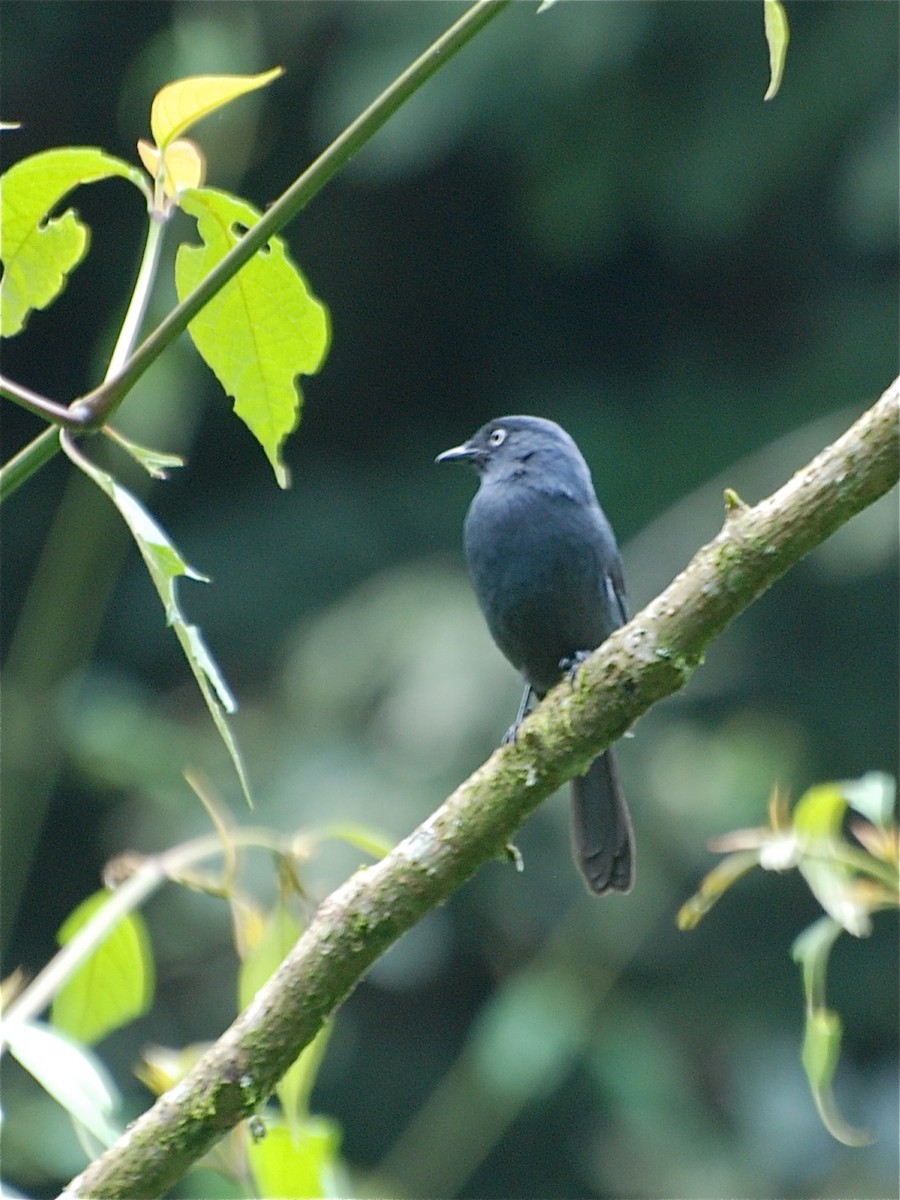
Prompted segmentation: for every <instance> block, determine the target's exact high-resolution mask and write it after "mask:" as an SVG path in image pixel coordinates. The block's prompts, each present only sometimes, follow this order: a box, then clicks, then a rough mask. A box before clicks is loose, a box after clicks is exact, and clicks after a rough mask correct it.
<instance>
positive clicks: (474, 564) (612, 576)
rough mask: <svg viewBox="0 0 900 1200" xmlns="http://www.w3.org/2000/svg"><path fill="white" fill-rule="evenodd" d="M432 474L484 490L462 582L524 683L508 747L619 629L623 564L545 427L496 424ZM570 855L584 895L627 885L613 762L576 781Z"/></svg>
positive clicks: (573, 468)
mask: <svg viewBox="0 0 900 1200" xmlns="http://www.w3.org/2000/svg"><path fill="white" fill-rule="evenodd" d="M435 461H437V462H468V463H470V464H471V465H472V466H473V467H474V468H475V470H476V471H477V472H478V474H479V476H480V478H481V486H480V487H479V489H478V491H477V493H476V495H475V499H474V500H473V501H472V503H471V505H470V507H469V511H468V514H467V515H466V523H465V550H466V559H467V561H468V565H469V574H470V575H471V577H472V583H473V585H474V587H475V593H476V595H477V597H478V603H479V605H480V606H481V611H482V613H483V614H484V618H485V620H486V621H487V625H488V629H489V630H490V631H491V636H492V637H493V639H494V641H495V642H496V643H497V645H498V647H499V648H500V649H501V650H502V651H503V653H504V654H505V656H506V657H507V659H509V661H510V662H511V663H512V665H513V666H514V667H515V668H516V669H517V670H518V671H520V672H521V673H522V675H523V676H524V677H525V681H526V685H527V686H526V688H525V695H524V696H523V697H522V704H521V706H520V708H519V715H518V717H517V718H516V723H515V724H514V725H513V727H512V728H511V729H510V731H509V733H508V734H507V738H508V739H511V738H514V737H515V733H516V729H517V728H518V725H519V722H520V721H521V720H522V718H523V717H524V715H525V713H526V711H527V710H528V705H529V703H530V701H531V698H532V695H534V696H536V697H537V698H538V699H540V698H541V697H543V696H544V695H545V693H546V692H548V691H549V690H550V688H552V687H553V685H554V684H555V683H557V682H558V681H559V679H560V678H561V677H562V675H563V673H564V672H565V671H566V670H572V669H573V668H574V667H575V666H577V664H578V663H579V662H580V661H581V659H583V658H584V657H585V656H586V655H587V654H588V653H590V651H591V650H594V649H596V647H597V646H599V645H600V643H601V642H602V641H603V640H604V639H605V638H607V637H609V635H610V634H611V633H612V631H613V630H614V629H617V628H618V627H619V626H620V625H623V624H624V623H625V622H626V620H627V619H628V618H627V614H626V610H625V587H624V583H623V580H622V560H621V558H620V557H619V550H618V547H617V546H616V539H615V537H614V535H613V531H612V528H611V527H610V524H609V521H607V519H606V517H605V515H604V513H603V510H602V509H601V507H600V505H599V503H598V501H597V496H596V494H595V492H594V485H593V483H592V481H591V474H590V471H589V470H588V466H587V463H586V462H585V461H584V458H583V457H582V455H581V451H580V450H579V449H578V447H577V446H576V445H575V443H574V442H573V441H572V439H571V438H570V437H569V435H568V434H567V433H566V432H565V430H564V429H561V428H560V427H559V425H557V424H555V423H554V422H553V421H547V420H544V419H543V418H541V417H498V418H497V420H495V421H489V422H488V424H487V425H484V426H482V428H481V429H479V430H478V432H477V433H476V434H475V435H474V436H473V437H471V438H470V439H469V440H468V441H467V442H465V443H464V444H463V445H461V446H454V448H453V449H452V450H445V451H444V453H443V454H439V455H438V456H437V459H436V460H435ZM572 846H573V852H574V855H575V861H576V863H577V864H578V868H579V870H580V871H581V873H582V875H583V876H584V879H585V882H586V883H587V886H588V888H589V889H590V890H591V891H592V892H594V893H596V895H598V896H602V895H603V894H604V893H606V892H610V891H618V892H627V891H629V890H630V889H631V886H632V883H633V882H634V834H633V832H632V828H631V818H630V816H629V813H628V806H627V804H626V803H625V797H624V795H623V794H622V788H621V785H620V783H619V773H618V771H617V769H616V763H615V758H614V756H613V752H612V751H611V750H607V751H606V753H605V754H603V755H601V756H600V758H598V759H596V761H595V762H594V763H593V765H592V766H591V768H590V770H589V771H588V773H587V774H586V775H583V776H580V777H576V778H575V779H573V781H572Z"/></svg>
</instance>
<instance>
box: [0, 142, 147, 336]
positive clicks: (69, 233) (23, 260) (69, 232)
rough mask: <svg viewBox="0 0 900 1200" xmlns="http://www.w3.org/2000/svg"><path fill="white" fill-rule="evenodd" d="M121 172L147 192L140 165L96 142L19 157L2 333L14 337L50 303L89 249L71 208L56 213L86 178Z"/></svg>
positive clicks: (6, 183)
mask: <svg viewBox="0 0 900 1200" xmlns="http://www.w3.org/2000/svg"><path fill="white" fill-rule="evenodd" d="M113 175H120V176H122V177H123V178H124V179H129V180H131V182H132V183H134V184H135V186H136V187H138V188H140V189H141V191H143V192H144V194H145V195H146V194H147V192H146V186H145V183H144V178H143V176H142V175H141V173H140V171H138V170H137V168H136V167H132V166H131V165H130V164H129V163H127V162H123V161H122V160H121V159H118V158H113V156H112V155H110V154H105V153H104V152H103V151H102V150H98V149H97V148H96V147H94V146H71V147H68V148H64V149H61V150H47V151H45V152H44V153H42V154H34V155H32V156H31V157H30V158H24V159H22V161H21V162H17V163H16V164H15V166H12V167H10V169H9V170H8V171H7V172H6V173H5V175H4V176H3V179H2V181H0V182H2V187H3V200H2V209H0V245H2V261H3V279H2V281H0V334H2V336H3V337H12V336H13V335H14V334H17V333H19V332H20V331H21V330H22V329H23V328H24V326H25V323H26V321H27V320H28V316H29V314H30V313H31V312H32V310H34V309H41V308H46V307H47V306H48V305H49V304H51V303H52V302H53V301H54V300H55V299H56V297H57V296H58V295H59V294H60V292H61V291H62V290H63V288H64V287H65V284H66V278H67V276H68V275H69V273H70V272H71V271H73V270H74V268H75V267H77V265H78V264H79V263H80V262H81V260H82V258H84V255H85V254H86V252H87V247H88V240H89V230H88V228H87V226H86V225H83V224H82V223H81V222H80V221H79V220H78V218H77V217H76V215H75V213H74V211H73V210H72V209H71V208H69V209H67V210H66V211H65V212H64V213H62V214H61V215H60V216H55V217H51V216H50V212H51V210H52V209H54V208H55V207H56V205H57V204H59V202H60V201H61V200H62V198H63V197H64V196H65V195H66V194H67V193H68V192H70V191H71V190H72V188H74V187H77V186H78V185H79V184H82V183H96V182H97V181H98V180H100V179H108V178H110V177H111V176H113Z"/></svg>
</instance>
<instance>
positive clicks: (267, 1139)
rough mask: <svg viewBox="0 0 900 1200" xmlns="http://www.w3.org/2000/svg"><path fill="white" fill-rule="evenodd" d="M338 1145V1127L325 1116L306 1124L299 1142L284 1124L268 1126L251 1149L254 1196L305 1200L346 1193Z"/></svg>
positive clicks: (312, 1119) (249, 1151)
mask: <svg viewBox="0 0 900 1200" xmlns="http://www.w3.org/2000/svg"><path fill="white" fill-rule="evenodd" d="M339 1145H340V1133H339V1131H338V1127H337V1126H336V1125H335V1124H334V1122H333V1121H328V1120H326V1119H325V1118H324V1117H310V1118H309V1119H308V1120H307V1121H305V1122H304V1123H303V1127H302V1129H301V1131H300V1136H299V1138H297V1139H296V1140H295V1138H294V1137H292V1135H291V1131H290V1130H289V1129H287V1128H286V1127H285V1126H284V1125H276V1124H271V1125H270V1124H268V1123H267V1125H266V1132H265V1136H264V1137H261V1138H259V1139H258V1140H256V1141H252V1142H251V1143H250V1145H249V1146H248V1157H249V1160H250V1169H251V1171H252V1172H253V1179H254V1182H255V1183H256V1189H255V1193H254V1194H255V1195H257V1196H279V1197H298V1198H299V1197H303V1198H304V1200H314V1198H317V1197H322V1198H327V1197H332V1196H339V1195H341V1194H343V1192H342V1189H341V1187H340V1182H339V1174H340V1160H339V1159H338V1147H339Z"/></svg>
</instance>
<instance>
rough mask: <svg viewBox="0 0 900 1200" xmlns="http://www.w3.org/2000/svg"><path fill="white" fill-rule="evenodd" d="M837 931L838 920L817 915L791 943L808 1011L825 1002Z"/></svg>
mask: <svg viewBox="0 0 900 1200" xmlns="http://www.w3.org/2000/svg"><path fill="white" fill-rule="evenodd" d="M840 933H841V926H840V924H839V922H837V921H835V920H834V919H833V918H831V917H819V919H818V921H814V922H813V924H812V925H810V926H809V928H808V929H804V931H803V932H802V933H801V934H799V935H798V936H797V938H796V939H795V940H794V944H793V946H792V947H791V957H792V958H793V960H794V962H796V963H800V965H801V966H802V968H803V992H804V995H805V996H806V1007H807V1009H809V1010H810V1011H811V1010H812V1009H814V1008H822V1007H823V1006H824V1004H825V975H826V973H827V970H828V956H829V955H830V954H831V948H832V946H833V945H834V943H835V941H836V940H837V938H838V937H839V936H840Z"/></svg>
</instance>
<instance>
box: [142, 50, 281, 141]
mask: <svg viewBox="0 0 900 1200" xmlns="http://www.w3.org/2000/svg"><path fill="white" fill-rule="evenodd" d="M282 74H284V68H283V67H273V68H272V70H271V71H263V72H262V74H260V75H191V76H188V77H187V78H186V79H176V80H175V81H174V82H173V83H167V84H166V86H165V87H163V88H160V90H159V91H158V92H157V93H156V95H155V96H154V97H153V104H152V105H151V107H150V131H151V132H152V134H153V140H154V141H155V142H156V144H157V146H159V148H160V149H161V150H164V149H165V148H166V146H167V145H168V144H169V143H170V142H172V141H174V139H175V138H177V137H181V135H182V134H183V133H186V132H187V130H188V129H190V127H191V126H192V125H195V124H196V123H197V121H200V120H202V118H203V117H208V116H209V114H210V113H213V112H215V111H216V109H217V108H222V107H223V105H225V104H230V103H231V101H232V100H236V99H237V98H238V97H239V96H244V95H246V93H247V92H253V91H256V89H257V88H261V87H265V86H266V84H268V83H271V82H272V80H273V79H277V78H278V76H279V75H282Z"/></svg>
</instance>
